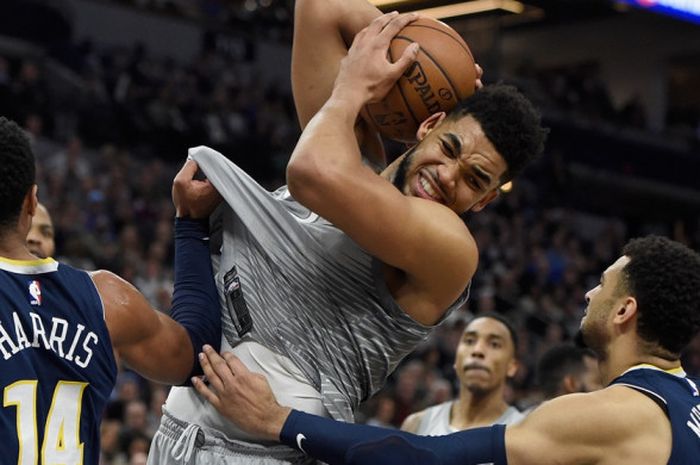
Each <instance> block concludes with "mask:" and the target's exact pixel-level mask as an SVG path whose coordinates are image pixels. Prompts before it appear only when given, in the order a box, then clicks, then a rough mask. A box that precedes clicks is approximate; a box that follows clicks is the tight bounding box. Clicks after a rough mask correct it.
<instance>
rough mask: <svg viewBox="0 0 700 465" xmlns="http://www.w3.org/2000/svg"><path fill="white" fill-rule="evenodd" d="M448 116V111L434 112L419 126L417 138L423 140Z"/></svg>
mask: <svg viewBox="0 0 700 465" xmlns="http://www.w3.org/2000/svg"><path fill="white" fill-rule="evenodd" d="M446 117H447V113H445V112H444V111H441V112H439V113H433V114H432V115H430V116H428V118H427V119H425V120H423V122H422V123H421V124H420V126H418V130H417V131H416V140H417V141H419V142H420V141H422V140H423V139H424V138H425V136H427V135H428V133H430V131H432V130H433V129H435V128H436V127H437V126H438V125H439V124H440V123H442V120H444V119H445V118H446Z"/></svg>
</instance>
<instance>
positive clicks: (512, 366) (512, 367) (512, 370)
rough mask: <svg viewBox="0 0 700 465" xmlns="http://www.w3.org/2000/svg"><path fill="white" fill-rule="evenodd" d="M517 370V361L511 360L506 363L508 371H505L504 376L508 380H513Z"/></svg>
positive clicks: (518, 365)
mask: <svg viewBox="0 0 700 465" xmlns="http://www.w3.org/2000/svg"><path fill="white" fill-rule="evenodd" d="M518 368H520V364H519V363H518V361H517V360H515V359H513V360H511V361H510V362H509V363H508V371H506V376H507V377H508V378H513V377H514V376H515V375H516V374H517V373H518Z"/></svg>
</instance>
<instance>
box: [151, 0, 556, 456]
mask: <svg viewBox="0 0 700 465" xmlns="http://www.w3.org/2000/svg"><path fill="white" fill-rule="evenodd" d="M376 16H379V12H378V10H376V9H375V8H373V7H370V6H369V5H368V4H367V3H366V2H364V0H362V1H347V2H345V1H342V2H341V1H338V2H335V1H329V2H326V1H300V2H298V3H297V4H296V18H297V20H298V21H299V22H297V24H296V25H295V31H297V32H295V43H294V61H293V70H292V76H293V85H294V89H295V99H296V101H297V108H298V110H299V114H300V120H301V122H302V125H305V130H304V134H303V135H302V137H301V139H300V141H299V144H298V145H297V147H296V149H295V151H294V153H293V155H292V159H291V161H290V163H289V165H288V169H287V181H288V183H289V184H288V186H287V188H282V189H280V190H279V191H277V192H275V193H272V194H270V193H268V192H265V191H264V190H263V189H262V188H261V187H260V186H259V185H257V183H255V182H254V181H253V180H251V179H250V178H249V177H247V176H246V175H245V173H243V172H241V171H240V169H238V168H237V167H235V166H234V165H233V164H231V163H230V162H227V161H226V160H225V158H224V157H222V156H221V155H220V154H217V153H215V152H214V151H212V150H210V149H207V148H201V147H200V148H196V149H192V150H191V151H190V155H191V157H192V158H193V159H194V160H196V161H197V163H198V164H199V165H200V167H201V168H202V170H203V171H204V173H205V174H206V175H207V177H208V178H209V179H210V180H211V182H212V183H213V184H214V185H215V187H216V188H217V189H218V190H219V192H220V193H221V194H222V196H223V197H224V199H225V200H226V204H227V205H228V207H229V208H227V209H225V212H224V218H223V247H222V254H221V257H220V260H219V264H218V265H217V268H218V272H217V281H218V284H219V290H220V294H221V298H222V303H223V312H222V318H223V325H222V329H223V331H222V333H223V339H222V348H223V349H225V350H232V351H233V352H234V353H236V354H237V355H238V356H240V357H243V358H245V359H246V362H247V363H249V364H252V365H251V366H252V367H253V368H254V370H255V371H258V372H261V373H264V374H265V375H266V377H267V378H268V379H269V380H270V382H271V383H272V384H273V387H274V388H275V390H276V392H278V393H280V395H281V396H285V397H286V399H285V401H287V402H291V403H293V404H294V405H296V406H298V407H299V408H302V409H307V410H311V411H314V412H315V413H318V414H322V415H329V416H332V417H333V418H337V419H343V420H345V421H352V420H353V410H354V409H355V408H356V407H357V406H358V405H359V403H360V402H361V401H362V400H364V399H366V398H368V397H369V396H371V395H372V394H373V393H375V392H376V391H377V390H378V389H379V388H381V386H382V385H383V383H384V381H385V380H386V377H387V376H388V375H389V374H390V373H391V372H392V371H393V370H394V368H395V367H396V365H397V364H398V362H399V361H400V360H401V359H402V358H403V357H404V356H405V355H407V354H408V353H409V352H410V351H411V350H413V348H414V347H415V346H416V345H417V344H418V343H419V342H420V341H422V340H423V339H424V338H425V337H427V335H428V332H429V331H430V330H431V329H432V327H433V326H434V325H435V324H436V323H438V322H439V321H441V319H442V318H443V317H444V315H445V314H446V313H447V312H448V311H449V310H450V309H452V308H455V307H456V306H457V305H459V304H460V303H462V302H464V300H465V299H466V297H467V293H468V284H469V281H470V279H471V277H472V275H473V273H474V271H475V269H476V265H477V261H478V253H477V249H476V244H475V241H474V239H473V237H472V236H471V234H470V233H469V231H468V229H467V227H466V226H465V224H464V222H463V221H462V219H461V217H460V215H461V214H462V213H464V212H466V211H468V210H472V211H479V210H481V209H482V208H484V207H485V206H486V204H488V203H489V202H490V201H491V200H493V199H494V198H495V197H496V195H497V192H498V187H499V185H500V184H501V183H502V182H505V181H507V180H508V179H510V177H511V176H513V175H515V174H516V173H517V172H518V171H519V170H520V169H521V168H522V167H523V166H524V164H525V163H526V162H527V161H528V160H529V159H531V158H533V157H534V156H536V155H538V154H539V152H540V151H541V149H542V145H543V140H544V130H543V129H542V128H541V127H540V119H539V115H538V113H537V112H536V111H535V110H534V109H533V108H532V105H531V104H530V103H529V102H528V101H527V100H526V99H525V98H524V97H523V96H522V95H520V94H519V93H518V92H517V91H515V89H513V88H511V87H506V86H494V87H492V88H490V89H489V88H485V89H483V90H481V91H480V92H478V93H477V94H476V95H475V96H474V97H473V98H472V99H470V100H468V101H467V102H465V105H464V106H462V107H460V109H458V110H457V111H455V112H454V113H453V114H451V115H450V116H449V117H448V116H447V115H445V114H444V113H439V114H436V115H433V116H432V117H430V118H429V119H428V120H426V121H425V122H424V123H423V125H422V126H421V128H420V129H419V131H418V134H417V137H418V139H419V140H420V141H421V142H420V143H419V144H418V145H416V146H415V147H414V148H413V149H411V150H410V151H409V152H408V153H407V154H405V155H404V156H402V157H400V158H399V159H398V160H397V161H396V162H394V163H393V164H392V165H391V166H389V167H388V168H387V169H386V170H385V171H383V172H382V174H381V175H377V174H375V173H374V172H373V171H372V170H371V169H370V168H368V167H367V166H366V165H365V164H363V162H362V157H361V153H360V149H359V147H358V141H357V136H358V133H357V132H356V124H355V122H356V121H357V117H358V115H359V110H360V108H361V106H362V102H365V101H368V100H371V99H375V98H377V97H378V95H379V94H377V95H370V94H367V95H355V94H354V93H353V94H352V95H351V94H349V93H345V94H343V95H339V94H338V93H337V92H336V91H334V94H333V96H331V97H330V99H329V98H328V97H329V95H330V83H332V80H331V77H330V76H331V75H332V76H333V78H334V77H335V75H336V73H337V69H338V68H337V64H338V63H339V61H340V59H341V58H342V57H343V56H345V53H346V51H347V45H346V42H345V40H343V39H341V37H343V36H346V33H347V34H348V35H347V36H346V37H347V40H348V42H349V41H350V40H352V37H353V34H354V32H357V30H358V27H359V24H358V22H361V23H362V24H363V25H366V24H367V23H368V22H369V17H372V18H374V17H376ZM300 18H304V19H303V20H301V19H300ZM348 19H351V20H352V22H354V26H355V30H350V29H351V28H350V29H348V30H347V31H346V30H345V27H346V26H347V25H348V24H347V23H348ZM413 19H415V17H414V16H402V17H400V18H398V19H396V18H395V17H394V16H380V17H379V18H378V19H376V20H375V22H373V23H372V24H373V26H370V27H374V28H375V29H376V28H381V27H382V26H383V25H384V24H386V23H388V22H389V21H392V26H391V27H390V28H388V29H387V32H386V33H385V34H386V36H387V37H389V36H390V35H391V34H392V31H393V30H394V29H395V31H398V29H396V28H397V27H399V28H400V27H401V26H402V25H405V24H408V22H410V21H412V20H413ZM312 31H316V32H315V34H316V35H315V36H314V37H315V42H314V43H308V42H306V41H307V40H309V38H310V37H309V35H310V34H311V33H312ZM395 31H394V32H395ZM362 34H363V33H360V34H358V36H357V37H360V36H361V35H362ZM300 36H303V40H302V37H300ZM357 37H356V38H355V40H357ZM326 42H328V43H333V44H335V45H336V46H337V47H336V48H335V49H334V53H335V54H334V55H332V56H331V55H330V54H329V56H327V58H328V62H327V63H326V62H325V61H324V65H323V66H329V67H330V69H331V70H332V74H329V75H327V76H326V75H325V74H324V73H325V71H322V72H320V74H321V75H323V76H324V79H326V80H328V81H329V82H324V81H321V80H320V79H318V80H317V81H309V80H306V79H305V77H309V78H310V76H311V74H312V73H311V69H312V68H311V67H312V66H314V68H313V73H319V71H320V69H319V66H320V63H314V62H313V60H308V59H309V58H310V57H311V56H314V55H319V54H321V55H323V52H322V50H325V48H324V47H325V45H326ZM301 44H304V45H305V46H306V47H315V48H310V49H309V50H308V51H307V53H306V54H305V55H304V56H305V57H306V59H307V60H306V61H304V59H303V57H302V56H301V55H302V54H301V52H300V47H301ZM412 52H413V53H415V50H413V51H408V52H407V53H406V54H405V55H404V56H403V58H401V59H400V60H399V61H398V62H397V63H393V64H392V63H389V62H388V61H386V57H385V56H383V57H382V58H381V60H376V56H375V57H374V58H375V59H374V60H371V61H367V60H366V58H369V57H365V56H363V55H361V56H360V57H359V58H358V57H357V56H356V55H355V56H353V55H352V54H350V55H348V56H347V58H345V59H344V60H345V61H344V67H345V68H346V69H352V68H353V67H356V66H365V65H370V66H375V65H379V67H378V69H377V72H379V73H380V74H381V75H382V76H383V77H384V78H385V81H384V82H383V84H382V85H383V87H384V89H383V90H379V92H382V91H384V92H385V91H386V90H387V89H388V86H390V85H392V84H393V83H394V82H395V81H396V80H397V79H398V77H399V76H400V75H401V73H402V71H403V70H404V69H405V67H406V66H408V64H409V63H410V62H411V60H412V59H413V55H412V54H411V53H412ZM363 53H364V52H363ZM316 58H318V56H316ZM321 69H323V67H321ZM302 70H304V71H303V72H302ZM304 73H306V74H304ZM341 77H342V75H339V76H338V81H337V82H338V86H337V87H336V90H338V91H341V94H342V92H346V91H348V90H352V88H355V89H361V88H362V83H361V82H360V86H356V85H355V83H354V78H352V77H347V76H346V77H345V78H342V79H341ZM347 83H353V84H352V86H351V87H347V86H346V85H345V84H347ZM326 84H328V87H324V86H325V85H326ZM322 88H323V89H325V93H323V95H321V94H322V92H320V91H319V89H322ZM364 90H366V89H363V92H364ZM375 90H376V89H375ZM310 96H313V97H314V98H315V100H314V99H312V98H310ZM326 99H327V100H328V101H327V103H326V104H325V105H324V106H323V108H322V109H321V110H320V111H319V110H318V109H319V108H320V107H321V105H322V104H323V101H324V100H326ZM314 105H315V106H314ZM316 111H318V113H317V114H316V116H315V117H314V118H312V119H310V118H311V116H312V115H313V114H314V113H315V112H316ZM503 115H507V116H508V118H504V116H503ZM306 123H308V124H306ZM364 137H366V136H365V135H364V133H363V135H362V138H363V139H362V140H363V141H364V142H367V140H365V139H364ZM380 219H381V220H380ZM280 322H283V324H280ZM301 404H303V406H301ZM165 407H166V415H165V419H164V420H163V423H162V426H161V428H160V430H159V433H158V434H157V435H156V437H155V439H154V442H153V446H152V449H151V455H150V458H149V460H150V463H165V462H166V461H168V460H172V457H176V458H178V459H184V460H185V461H188V460H190V459H191V460H195V461H197V463H211V462H214V461H216V460H228V461H234V463H235V462H236V461H238V462H240V463H280V462H282V463H283V462H288V461H296V460H303V457H302V458H300V457H299V456H298V455H294V454H291V455H290V453H289V452H290V451H289V450H273V448H270V447H261V445H262V446H266V445H267V444H264V443H263V444H260V443H259V441H257V438H251V437H250V436H247V435H245V434H243V433H242V432H240V431H237V430H236V429H235V428H234V427H233V425H232V424H231V423H230V422H227V421H226V420H225V419H223V418H222V417H221V416H220V415H218V414H217V413H216V412H215V411H214V409H213V408H212V407H211V406H208V405H207V404H206V402H204V401H203V400H202V399H201V398H199V397H197V396H196V394H195V393H194V392H192V390H191V389H189V390H188V389H175V390H173V391H172V392H171V394H170V396H169V398H168V401H167V403H166V406H165ZM197 437H199V438H201V439H202V440H201V441H199V443H200V446H199V447H198V446H197V444H196V443H197V440H196V438H197ZM193 438H195V439H193ZM185 444H186V445H188V446H186V447H185V446H182V447H181V446H180V445H185ZM213 451H215V452H213ZM221 451H226V453H224V452H221ZM291 452H294V451H291ZM222 455H225V457H222ZM274 460H278V461H277V462H275V461H274Z"/></svg>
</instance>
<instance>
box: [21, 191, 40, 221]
mask: <svg viewBox="0 0 700 465" xmlns="http://www.w3.org/2000/svg"><path fill="white" fill-rule="evenodd" d="M38 190H39V186H37V185H36V184H34V185H33V186H32V188H31V189H30V190H29V192H27V195H26V197H24V204H25V208H26V209H27V214H28V215H29V216H32V217H33V216H34V215H36V209H37V205H39V198H38V197H37V195H36V193H37V191H38Z"/></svg>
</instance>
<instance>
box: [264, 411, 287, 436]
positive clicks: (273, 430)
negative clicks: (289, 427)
mask: <svg viewBox="0 0 700 465" xmlns="http://www.w3.org/2000/svg"><path fill="white" fill-rule="evenodd" d="M273 412H274V413H273V417H272V419H270V420H269V421H267V422H265V427H266V431H265V432H264V433H263V434H264V436H265V438H266V439H269V440H271V441H280V440H281V438H282V429H283V428H284V425H285V424H286V423H287V420H288V419H289V414H290V413H292V409H291V408H289V407H282V406H279V405H278V406H277V408H275V409H274V410H273Z"/></svg>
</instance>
